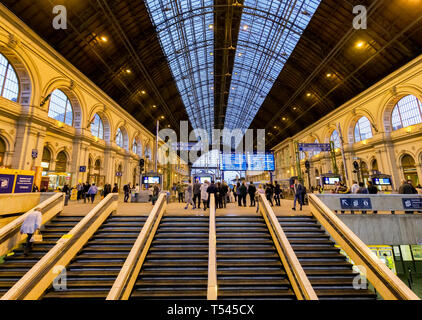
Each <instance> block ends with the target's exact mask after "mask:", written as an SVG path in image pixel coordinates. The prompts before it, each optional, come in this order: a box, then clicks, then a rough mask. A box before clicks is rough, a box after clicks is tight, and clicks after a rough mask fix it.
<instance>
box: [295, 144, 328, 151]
mask: <svg viewBox="0 0 422 320" xmlns="http://www.w3.org/2000/svg"><path fill="white" fill-rule="evenodd" d="M299 151H320V152H329V151H331V145H330V144H329V143H299Z"/></svg>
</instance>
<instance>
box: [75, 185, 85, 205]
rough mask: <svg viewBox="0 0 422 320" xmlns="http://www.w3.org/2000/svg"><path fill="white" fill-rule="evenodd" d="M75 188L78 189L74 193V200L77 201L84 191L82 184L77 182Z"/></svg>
mask: <svg viewBox="0 0 422 320" xmlns="http://www.w3.org/2000/svg"><path fill="white" fill-rule="evenodd" d="M76 190H77V191H78V192H77V194H76V201H78V202H79V200H81V199H82V194H83V192H84V185H83V184H82V183H80V182H79V183H78V185H77V186H76Z"/></svg>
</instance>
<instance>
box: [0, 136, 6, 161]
mask: <svg viewBox="0 0 422 320" xmlns="http://www.w3.org/2000/svg"><path fill="white" fill-rule="evenodd" d="M5 153H6V143H5V142H4V141H3V139H2V138H0V166H3V165H4V155H5Z"/></svg>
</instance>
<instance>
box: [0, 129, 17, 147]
mask: <svg viewBox="0 0 422 320" xmlns="http://www.w3.org/2000/svg"><path fill="white" fill-rule="evenodd" d="M0 138H1V139H2V140H3V141H4V143H5V145H6V153H8V152H14V151H15V144H14V143H13V140H14V139H13V137H12V136H11V135H10V134H9V133H8V132H7V131H6V130H4V129H0Z"/></svg>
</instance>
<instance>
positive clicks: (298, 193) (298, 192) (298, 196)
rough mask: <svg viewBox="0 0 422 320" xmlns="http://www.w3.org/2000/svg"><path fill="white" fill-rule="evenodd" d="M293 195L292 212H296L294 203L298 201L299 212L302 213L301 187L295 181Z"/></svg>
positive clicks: (297, 181)
mask: <svg viewBox="0 0 422 320" xmlns="http://www.w3.org/2000/svg"><path fill="white" fill-rule="evenodd" d="M293 193H294V200H293V208H292V210H296V201H299V204H300V210H301V211H302V194H303V185H302V184H301V183H300V182H299V180H297V179H295V183H294V185H293Z"/></svg>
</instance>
